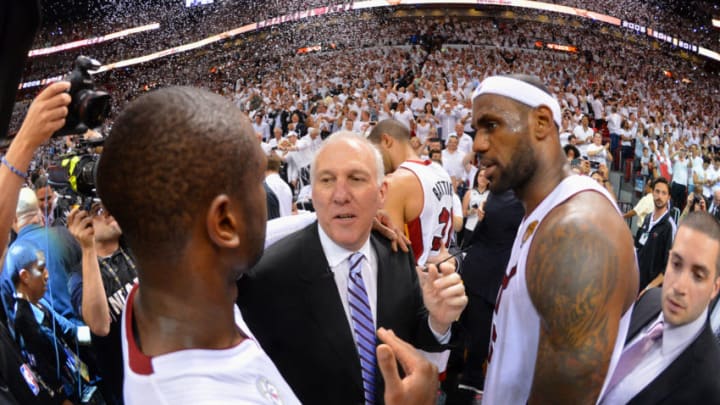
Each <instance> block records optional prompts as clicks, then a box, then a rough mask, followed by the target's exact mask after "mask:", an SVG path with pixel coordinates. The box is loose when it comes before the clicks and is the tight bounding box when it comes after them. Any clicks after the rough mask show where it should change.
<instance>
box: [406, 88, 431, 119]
mask: <svg viewBox="0 0 720 405" xmlns="http://www.w3.org/2000/svg"><path fill="white" fill-rule="evenodd" d="M429 102H430V100H429V99H428V98H427V97H425V92H424V91H423V90H422V89H418V91H417V96H415V97H414V98H413V99H412V101H411V102H410V109H411V110H412V112H413V114H415V116H416V117H417V116H418V115H420V114H422V113H423V110H424V109H425V104H427V103H429Z"/></svg>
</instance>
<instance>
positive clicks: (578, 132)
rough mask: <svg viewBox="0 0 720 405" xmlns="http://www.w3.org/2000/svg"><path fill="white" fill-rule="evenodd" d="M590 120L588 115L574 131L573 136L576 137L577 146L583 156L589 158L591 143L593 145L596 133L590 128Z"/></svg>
mask: <svg viewBox="0 0 720 405" xmlns="http://www.w3.org/2000/svg"><path fill="white" fill-rule="evenodd" d="M589 125H590V118H588V116H587V115H585V116H583V118H582V120H580V125H578V126H576V127H575V129H573V135H575V142H576V143H575V146H576V147H577V148H578V149H579V150H580V155H581V156H587V149H588V146H589V145H590V143H592V140H593V135H594V134H595V131H593V129H592V128H590V126H589Z"/></svg>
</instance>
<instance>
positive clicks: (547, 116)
mask: <svg viewBox="0 0 720 405" xmlns="http://www.w3.org/2000/svg"><path fill="white" fill-rule="evenodd" d="M531 117H532V125H533V127H534V129H535V131H534V132H535V137H536V138H537V139H544V138H546V137H547V136H550V135H555V132H556V131H555V122H554V121H553V114H552V111H551V110H550V108H548V107H547V106H544V105H541V106H538V107H536V108H534V109H533V110H532V113H531Z"/></svg>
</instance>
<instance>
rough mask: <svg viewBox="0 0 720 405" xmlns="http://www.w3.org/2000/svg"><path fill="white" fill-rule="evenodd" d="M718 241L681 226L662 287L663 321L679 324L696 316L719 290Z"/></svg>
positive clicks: (671, 251)
mask: <svg viewBox="0 0 720 405" xmlns="http://www.w3.org/2000/svg"><path fill="white" fill-rule="evenodd" d="M718 253H720V242H718V241H717V240H714V239H711V238H710V237H708V236H706V235H705V234H703V233H702V232H700V231H697V230H695V229H692V228H689V227H683V226H681V227H680V229H679V230H678V232H677V235H676V236H675V242H674V244H673V248H672V250H670V259H669V260H668V264H667V268H666V269H665V279H664V281H663V287H662V309H663V316H664V318H665V322H667V323H669V324H670V325H673V326H681V325H685V324H687V323H690V322H692V321H694V320H695V319H697V318H698V316H700V315H701V314H702V313H703V311H704V310H705V308H707V306H708V304H709V303H710V301H711V300H712V299H713V298H715V296H716V295H717V293H718V290H719V289H720V279H719V278H718V277H717V274H716V260H717V258H718Z"/></svg>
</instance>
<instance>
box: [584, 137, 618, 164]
mask: <svg viewBox="0 0 720 405" xmlns="http://www.w3.org/2000/svg"><path fill="white" fill-rule="evenodd" d="M609 149H610V145H609V144H605V145H603V144H602V135H600V133H599V132H598V133H596V134H595V135H594V136H593V143H591V144H590V145H589V146H588V148H587V156H588V160H590V162H591V163H593V162H594V163H595V164H596V165H597V166H595V165H592V166H595V167H599V166H606V167H607V166H608V165H609V164H610V163H611V162H612V160H613V157H612V154H611V153H610V150H609Z"/></svg>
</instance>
